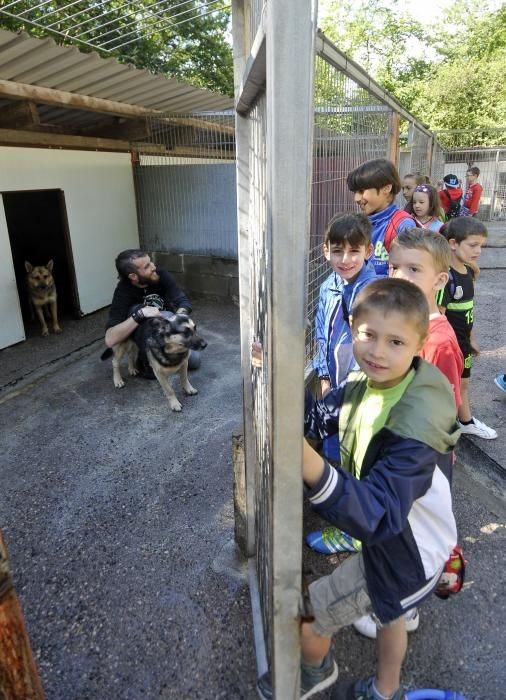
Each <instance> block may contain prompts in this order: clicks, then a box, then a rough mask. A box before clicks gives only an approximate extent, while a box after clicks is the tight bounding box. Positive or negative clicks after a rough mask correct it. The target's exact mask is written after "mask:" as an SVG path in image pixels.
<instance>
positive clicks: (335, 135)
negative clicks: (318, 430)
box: [306, 54, 392, 371]
mask: <svg viewBox="0 0 506 700" xmlns="http://www.w3.org/2000/svg"><path fill="white" fill-rule="evenodd" d="M391 115H392V110H391V109H390V108H389V107H388V106H387V105H385V104H384V103H383V102H382V101H381V100H380V99H378V98H377V97H376V96H375V95H373V94H371V93H370V92H369V91H368V90H366V89H365V88H363V87H361V86H360V85H359V84H358V83H357V82H356V81H355V80H353V79H352V78H350V77H349V76H348V75H346V73H345V72H344V71H343V70H342V69H340V68H338V67H337V66H336V65H334V64H333V63H331V62H330V61H329V60H328V59H327V58H326V57H325V56H324V55H322V54H318V55H316V58H315V78H314V133H313V180H312V188H311V229H310V239H309V258H308V285H307V314H308V320H309V323H308V327H307V332H306V370H307V371H309V369H310V367H311V360H312V358H313V356H314V354H315V352H316V347H315V333H314V322H313V319H314V316H315V313H316V309H317V306H318V297H319V289H320V286H321V284H322V282H323V281H324V280H325V278H326V277H327V276H328V275H329V273H330V270H329V266H328V262H327V261H326V260H325V258H324V256H323V242H324V232H325V227H326V225H327V223H328V222H329V221H330V219H331V218H332V217H333V216H334V215H335V214H337V213H338V212H340V211H341V212H342V211H350V210H351V211H355V210H357V208H356V206H355V205H354V203H353V195H352V194H351V192H350V191H349V190H348V187H347V185H346V177H347V175H348V173H349V172H350V171H351V170H353V169H354V168H356V167H358V166H359V165H360V163H363V162H364V161H366V160H371V159H372V158H385V157H386V156H387V155H388V149H389V142H390V134H389V128H390V119H391Z"/></svg>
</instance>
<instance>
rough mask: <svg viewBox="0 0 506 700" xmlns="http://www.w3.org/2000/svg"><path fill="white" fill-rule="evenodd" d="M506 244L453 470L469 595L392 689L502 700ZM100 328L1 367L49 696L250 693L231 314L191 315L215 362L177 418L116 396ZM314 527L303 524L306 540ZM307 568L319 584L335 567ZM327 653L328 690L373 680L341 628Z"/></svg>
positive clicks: (10, 458)
mask: <svg viewBox="0 0 506 700" xmlns="http://www.w3.org/2000/svg"><path fill="white" fill-rule="evenodd" d="M503 236H504V233H503V230H502V227H499V228H498V230H497V232H493V233H492V235H491V244H492V245H494V246H495V249H494V250H492V248H490V249H488V250H486V251H485V252H484V255H483V261H482V270H483V271H482V276H481V279H480V281H479V283H478V285H477V295H476V296H477V320H476V328H477V334H478V337H479V339H480V341H481V345H482V355H481V357H480V358H479V360H478V361H477V363H476V366H475V368H474V369H473V379H474V381H473V382H472V383H471V392H472V393H471V396H472V402H473V406H474V407H475V413H476V415H477V416H478V417H479V418H480V419H482V420H485V421H486V422H487V423H489V424H490V425H493V426H494V427H496V428H497V429H498V431H499V438H498V439H497V440H496V441H489V442H485V441H479V440H475V441H474V444H473V443H472V442H471V441H465V440H462V441H461V443H460V445H459V449H458V462H457V465H456V477H455V511H456V516H457V520H458V525H459V531H460V542H461V543H462V544H463V546H464V551H465V554H466V557H467V559H468V560H469V565H468V571H467V583H466V587H465V590H464V591H463V592H462V593H461V594H459V595H458V596H456V597H455V598H453V599H451V600H449V601H446V602H445V601H440V600H438V599H437V598H435V597H434V598H433V599H432V600H430V601H429V602H428V603H427V604H426V605H424V607H423V609H422V611H421V623H420V628H419V630H418V632H416V633H415V634H413V635H410V649H409V652H408V657H407V660H406V663H405V667H404V674H403V675H404V681H405V682H406V683H407V685H408V686H409V687H430V686H432V687H438V688H451V689H454V690H458V691H460V692H461V693H464V694H465V696H466V698H467V700H492V699H493V698H494V699H495V698H502V697H506V694H505V692H504V687H505V685H506V670H505V669H504V664H502V662H501V659H502V655H503V650H504V649H505V648H506V611H505V607H504V605H503V604H502V597H503V595H504V589H505V585H506V574H505V567H504V564H503V556H502V552H503V549H504V546H505V544H506V506H505V503H506V500H505V487H504V483H505V482H504V479H503V475H502V470H503V468H506V430H505V429H504V427H503V426H504V422H505V406H506V403H505V401H504V397H502V396H501V395H500V394H498V392H497V390H496V389H495V387H494V385H493V382H492V379H493V376H494V375H495V374H497V373H499V372H501V371H506V340H505V336H504V320H505V319H504V311H503V307H504V304H503V296H504V268H506V254H505V250H506V249H504V248H503V247H502V245H503V242H504V241H503ZM486 256H488V257H486ZM105 313H106V312H105V311H102V312H97V314H94V315H93V316H91V317H87V318H86V319H83V320H82V321H79V322H67V323H66V324H65V327H64V334H63V335H62V336H60V337H58V338H56V337H54V338H53V337H50V338H49V339H41V338H38V337H37V336H34V337H33V338H31V339H30V341H29V342H27V343H23V344H20V345H18V346H15V347H14V348H8V349H6V350H4V351H2V353H1V360H2V362H1V363H0V421H1V422H2V426H3V427H4V430H3V431H2V438H1V446H2V456H3V459H2V475H3V480H2V490H1V494H0V507H1V526H2V529H3V531H4V535H5V537H6V540H7V544H8V546H9V550H10V555H11V564H12V568H13V571H14V577H15V583H16V589H17V592H18V595H19V597H20V599H21V602H22V605H23V610H24V614H25V618H26V621H27V626H28V630H29V633H30V638H31V641H32V646H33V648H34V651H35V655H36V659H37V663H38V667H39V670H40V673H41V676H42V681H43V685H44V688H45V691H46V694H47V698H48V700H102V699H104V698H107V697H110V698H113V699H114V700H116V698H118V699H119V698H121V699H122V700H123V699H133V700H137V699H139V700H140V698H146V699H147V700H151V699H155V698H178V699H186V698H188V699H190V698H191V699H193V698H201V699H205V700H213V699H214V698H226V699H229V698H230V699H232V698H233V699H235V698H238V699H242V698H248V699H249V698H254V697H256V693H255V689H254V684H255V659H254V650H253V632H252V626H251V613H250V605H249V593H248V588H247V585H246V584H245V581H244V577H243V576H242V574H241V571H240V570H239V571H238V570H236V569H234V568H233V564H231V562H230V552H231V546H232V545H231V543H232V537H233V507H232V469H231V436H232V433H233V432H236V431H238V430H240V429H241V386H240V371H239V323H238V311H237V309H236V307H234V306H232V305H230V306H229V305H218V304H212V303H209V302H200V303H199V304H197V308H196V311H195V318H196V320H197V323H198V325H199V331H201V333H202V335H203V336H204V337H205V338H206V340H207V341H208V342H209V347H208V348H207V349H206V350H205V352H204V353H203V362H202V367H201V368H200V369H199V370H198V371H197V372H195V373H193V374H192V377H191V381H192V383H194V385H195V386H196V388H198V389H199V395H198V396H196V397H186V398H184V399H183V412H182V413H181V414H173V413H171V412H170V411H169V410H168V406H167V402H166V400H165V398H164V396H163V394H162V392H161V389H160V387H159V386H158V384H157V382H149V381H146V380H141V379H137V378H133V379H129V380H128V381H127V384H126V386H125V388H124V389H121V390H116V389H114V387H113V384H112V371H111V366H110V363H109V362H106V363H100V361H99V360H98V358H99V355H100V352H101V350H102V349H103V345H102V342H101V340H100V339H101V338H102V335H103V321H104V316H105ZM176 393H180V392H179V390H178V387H177V380H176ZM318 526H319V521H318V520H317V519H316V517H315V516H314V514H311V513H310V512H309V510H308V509H306V522H305V531H308V530H310V529H312V528H314V527H318ZM305 559H306V564H311V565H313V566H314V567H316V568H317V569H318V570H319V571H320V572H323V571H325V570H326V569H328V568H329V567H331V566H333V565H336V564H337V563H338V561H337V560H336V559H335V558H329V559H327V560H324V559H323V558H322V557H317V556H316V555H313V554H310V553H309V552H307V551H306V553H305ZM230 566H232V568H230ZM334 649H335V656H336V659H337V661H338V664H339V668H340V678H341V679H343V680H346V679H350V678H353V677H357V676H360V675H364V674H368V673H370V672H371V669H372V668H373V664H374V644H373V643H372V642H370V641H368V640H366V639H363V638H360V637H359V636H358V635H357V634H356V633H355V632H354V631H353V630H352V629H345V630H342V631H341V632H340V633H339V634H338V635H337V636H336V640H335V646H334ZM321 697H334V698H338V697H339V694H338V691H337V690H333V691H332V692H329V693H327V694H326V695H325V694H322V696H321ZM281 700H285V699H284V698H282V699H281ZM287 700H288V699H287Z"/></svg>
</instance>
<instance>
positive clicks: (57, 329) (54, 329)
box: [53, 326, 62, 333]
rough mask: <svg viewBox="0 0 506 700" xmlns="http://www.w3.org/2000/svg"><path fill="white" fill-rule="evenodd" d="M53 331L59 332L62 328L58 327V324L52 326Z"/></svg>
mask: <svg viewBox="0 0 506 700" xmlns="http://www.w3.org/2000/svg"><path fill="white" fill-rule="evenodd" d="M53 331H54V332H55V333H61V332H62V329H61V328H60V326H54V327H53Z"/></svg>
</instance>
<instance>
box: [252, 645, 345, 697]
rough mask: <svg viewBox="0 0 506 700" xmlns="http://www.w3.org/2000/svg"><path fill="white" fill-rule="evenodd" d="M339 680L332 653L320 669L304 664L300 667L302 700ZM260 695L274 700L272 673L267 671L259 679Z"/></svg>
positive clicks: (324, 660)
mask: <svg viewBox="0 0 506 700" xmlns="http://www.w3.org/2000/svg"><path fill="white" fill-rule="evenodd" d="M336 680H337V664H336V662H335V661H334V659H333V658H332V656H331V654H330V651H329V653H328V654H327V656H326V657H325V658H324V659H323V664H322V665H321V667H320V668H315V667H314V666H310V665H309V664H305V663H304V662H302V663H301V665H300V700H305V698H310V697H311V696H312V695H315V694H316V693H319V692H320V690H324V689H325V688H328V687H329V685H332V683H335V682H336ZM257 690H258V694H259V696H260V697H261V698H263V700H272V680H271V673H270V671H267V673H264V675H263V676H262V677H261V678H259V679H258V683H257Z"/></svg>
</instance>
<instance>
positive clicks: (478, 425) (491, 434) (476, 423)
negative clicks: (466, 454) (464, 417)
mask: <svg viewBox="0 0 506 700" xmlns="http://www.w3.org/2000/svg"><path fill="white" fill-rule="evenodd" d="M457 424H458V426H459V428H460V429H461V431H462V432H463V433H464V434H465V435H475V436H476V437H480V438H483V439H484V440H495V439H496V437H497V433H496V432H495V430H494V429H493V428H489V427H488V425H485V423H482V422H481V420H478V419H477V418H475V417H474V416H473V422H472V423H468V424H467V425H464V424H463V423H461V422H460V421H459V419H458V418H457Z"/></svg>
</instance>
